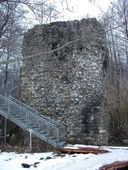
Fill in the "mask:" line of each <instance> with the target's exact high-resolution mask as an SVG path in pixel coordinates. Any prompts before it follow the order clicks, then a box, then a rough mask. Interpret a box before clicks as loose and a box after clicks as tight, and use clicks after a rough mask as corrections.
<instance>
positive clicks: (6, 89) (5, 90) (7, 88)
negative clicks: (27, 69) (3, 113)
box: [0, 79, 19, 95]
mask: <svg viewBox="0 0 128 170" xmlns="http://www.w3.org/2000/svg"><path fill="white" fill-rule="evenodd" d="M18 81H19V80H18V79H13V80H12V81H9V82H8V83H7V84H6V85H2V87H1V88H0V94H3V95H9V94H11V92H12V91H13V90H14V89H16V88H17V84H18Z"/></svg>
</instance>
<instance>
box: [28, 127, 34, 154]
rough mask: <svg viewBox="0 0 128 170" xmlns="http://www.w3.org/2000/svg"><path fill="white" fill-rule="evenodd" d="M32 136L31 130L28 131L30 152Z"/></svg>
mask: <svg viewBox="0 0 128 170" xmlns="http://www.w3.org/2000/svg"><path fill="white" fill-rule="evenodd" d="M32 134H33V130H32V129H29V148H30V152H32Z"/></svg>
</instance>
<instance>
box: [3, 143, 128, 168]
mask: <svg viewBox="0 0 128 170" xmlns="http://www.w3.org/2000/svg"><path fill="white" fill-rule="evenodd" d="M76 147H79V146H78V145H75V148H76ZM80 147H81V146H80ZM84 147H85V146H84ZM102 149H106V150H109V151H110V152H109V153H105V154H99V155H95V154H91V153H89V154H60V155H58V154H57V153H53V152H46V153H45V152H44V153H34V154H28V153H24V154H20V153H14V152H11V153H7V152H1V153H0V170H23V169H24V168H23V167H22V164H23V163H26V164H29V165H31V166H30V168H29V169H30V170H35V169H36V170H98V169H99V167H101V166H103V165H105V164H109V163H112V162H115V161H122V160H123V161H128V147H102ZM34 163H37V164H36V167H34Z"/></svg>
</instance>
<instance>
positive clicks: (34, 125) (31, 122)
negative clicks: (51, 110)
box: [0, 95, 65, 147]
mask: <svg viewBox="0 0 128 170" xmlns="http://www.w3.org/2000/svg"><path fill="white" fill-rule="evenodd" d="M8 104H10V106H11V108H10V109H11V112H10V116H9V114H8V108H9V107H8ZM0 110H1V114H2V115H4V116H5V117H6V116H7V115H8V117H7V118H8V119H9V118H10V120H11V121H13V122H14V123H16V124H17V125H19V126H20V127H21V128H23V129H26V130H28V131H29V129H32V130H33V134H34V135H35V136H37V137H39V138H40V139H42V140H44V141H46V142H48V143H49V144H50V145H53V146H54V147H62V146H63V145H64V144H65V142H63V141H62V139H57V137H56V136H54V135H55V134H57V131H59V130H61V129H59V127H61V125H60V126H58V124H57V123H56V122H53V121H51V119H50V118H49V119H48V118H47V117H45V116H42V117H41V116H39V114H38V112H36V111H33V109H31V108H30V107H29V106H27V105H25V104H23V103H22V102H20V101H18V100H17V99H15V98H13V97H12V98H11V97H7V96H3V95H0ZM27 110H28V112H26V111H27ZM2 111H3V112H2ZM30 112H31V114H30ZM21 113H23V114H22V115H21ZM26 113H28V115H27V116H28V121H27V120H26ZM24 114H25V115H24ZM36 115H38V116H36ZM24 116H25V117H24ZM33 118H34V119H33ZM40 119H41V120H40ZM39 122H41V123H40V124H39ZM51 122H52V123H51ZM39 126H40V127H39ZM43 127H44V129H43ZM45 127H46V128H47V127H48V128H47V130H48V132H47V131H46V129H45ZM52 127H53V128H54V129H55V134H54V133H53V134H52V135H50V132H51V133H52V132H53V131H50V130H52ZM55 127H56V128H55ZM54 129H53V130H54Z"/></svg>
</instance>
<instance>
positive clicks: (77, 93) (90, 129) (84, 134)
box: [21, 18, 108, 144]
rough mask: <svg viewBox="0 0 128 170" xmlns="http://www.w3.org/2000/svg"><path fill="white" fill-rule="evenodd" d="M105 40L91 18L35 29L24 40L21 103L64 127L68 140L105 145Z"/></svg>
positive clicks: (97, 24) (95, 22) (98, 24)
mask: <svg viewBox="0 0 128 170" xmlns="http://www.w3.org/2000/svg"><path fill="white" fill-rule="evenodd" d="M105 41H106V40H105V33H104V30H103V28H102V26H101V25H100V23H99V22H98V21H97V20H96V19H94V18H92V19H83V20H81V21H68V22H55V23H50V24H48V25H39V26H35V27H34V28H33V29H31V30H29V31H28V32H27V33H26V34H25V36H24V42H23V57H24V58H23V59H25V60H23V67H22V75H21V76H22V78H21V98H22V100H23V101H24V102H25V103H27V104H29V105H30V106H32V107H34V108H36V109H38V110H39V111H40V113H42V114H45V115H47V116H49V117H51V118H53V119H55V120H57V121H58V122H61V123H62V124H64V125H65V126H66V137H67V139H69V140H70V139H72V138H73V139H74V140H76V141H77V142H82V143H93V144H102V143H103V144H105V143H107V140H108V136H107V123H108V122H107V115H106V114H105V111H104V98H103V79H104V76H105V71H106V69H107V58H108V53H107V48H106V42H105ZM34 54H36V55H34ZM30 55H33V57H30Z"/></svg>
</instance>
